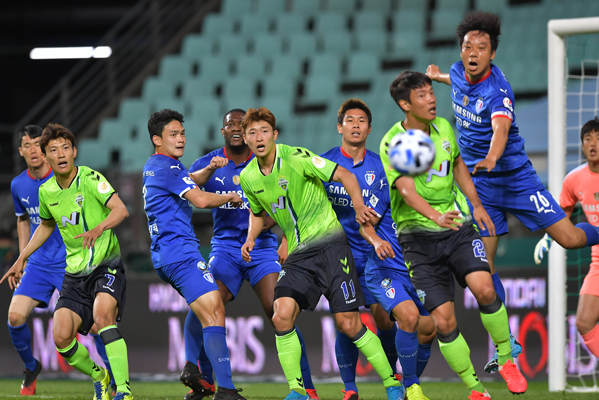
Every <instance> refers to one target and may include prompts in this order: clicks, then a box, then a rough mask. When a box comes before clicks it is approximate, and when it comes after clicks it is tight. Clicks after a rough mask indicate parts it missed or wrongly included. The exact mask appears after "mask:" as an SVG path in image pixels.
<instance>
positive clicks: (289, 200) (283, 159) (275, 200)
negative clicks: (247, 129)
mask: <svg viewBox="0 0 599 400" xmlns="http://www.w3.org/2000/svg"><path fill="white" fill-rule="evenodd" d="M336 169H337V164H336V163H334V162H331V161H329V160H326V159H324V158H321V157H318V156H316V155H315V154H314V153H312V152H311V151H309V150H307V149H304V148H301V147H290V146H286V145H284V144H278V145H277V146H276V155H275V161H274V165H273V169H272V172H271V173H270V174H268V175H266V176H265V175H264V174H263V173H262V171H260V166H259V165H258V160H257V159H253V160H252V161H251V162H250V163H249V164H248V166H247V167H246V168H245V169H244V170H243V171H242V172H241V187H242V188H243V191H244V192H245V195H246V196H247V198H248V200H249V203H250V207H251V209H252V212H253V213H254V214H259V213H261V212H262V211H263V210H266V212H267V213H268V214H269V215H270V216H271V217H272V218H273V219H274V220H275V221H276V222H277V224H278V225H279V226H280V227H281V229H282V230H283V232H284V233H285V236H287V243H288V249H289V254H291V253H293V251H294V250H296V249H297V248H300V249H301V248H303V247H305V246H307V245H309V244H311V243H312V242H315V241H318V240H320V239H324V238H326V237H327V236H329V235H330V234H331V233H334V232H339V231H341V230H342V229H343V228H342V227H341V225H340V224H339V221H338V220H337V216H336V215H335V212H334V211H333V208H332V207H331V203H329V200H328V199H327V195H326V192H325V190H324V186H323V185H322V181H327V182H328V181H330V180H331V179H332V177H333V175H334V174H335V170H336Z"/></svg>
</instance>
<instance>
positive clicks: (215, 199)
mask: <svg viewBox="0 0 599 400" xmlns="http://www.w3.org/2000/svg"><path fill="white" fill-rule="evenodd" d="M183 196H184V197H185V198H186V199H187V200H189V201H190V202H191V204H193V205H194V206H195V207H197V208H216V207H220V206H222V205H223V204H227V203H232V204H233V205H241V204H243V200H241V197H239V195H238V194H237V193H234V192H231V193H227V194H216V193H210V192H204V191H203V190H200V189H191V190H189V191H187V192H186V193H185V194H184V195H183Z"/></svg>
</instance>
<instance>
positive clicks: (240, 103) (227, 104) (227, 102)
mask: <svg viewBox="0 0 599 400" xmlns="http://www.w3.org/2000/svg"><path fill="white" fill-rule="evenodd" d="M261 105H262V102H261V101H260V102H258V101H257V100H256V97H255V96H246V95H245V93H239V94H238V95H236V96H235V97H232V98H226V99H224V101H223V109H224V110H225V112H226V111H228V110H232V109H234V108H241V109H243V110H247V109H248V108H258V107H260V106H261ZM216 119H218V121H217V122H218V125H214V126H217V127H218V129H220V128H221V127H222V124H223V122H222V121H223V116H222V115H221V116H220V117H219V118H215V120H216ZM215 124H216V122H215Z"/></svg>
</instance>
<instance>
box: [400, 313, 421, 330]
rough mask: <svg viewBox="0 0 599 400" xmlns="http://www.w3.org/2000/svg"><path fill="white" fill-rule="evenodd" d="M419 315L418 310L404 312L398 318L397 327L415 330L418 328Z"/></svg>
mask: <svg viewBox="0 0 599 400" xmlns="http://www.w3.org/2000/svg"><path fill="white" fill-rule="evenodd" d="M419 319H420V315H419V314H418V312H416V313H413V312H408V313H405V314H404V315H403V316H402V318H401V319H400V320H398V324H399V328H400V329H401V330H403V331H405V332H416V331H417V330H418V322H419Z"/></svg>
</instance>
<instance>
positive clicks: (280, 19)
mask: <svg viewBox="0 0 599 400" xmlns="http://www.w3.org/2000/svg"><path fill="white" fill-rule="evenodd" d="M306 21H307V19H306V17H305V16H303V15H298V14H281V15H277V17H276V19H275V29H276V32H277V33H278V34H281V35H287V34H290V33H295V32H304V31H305V30H306V27H307V22H306Z"/></svg>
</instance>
